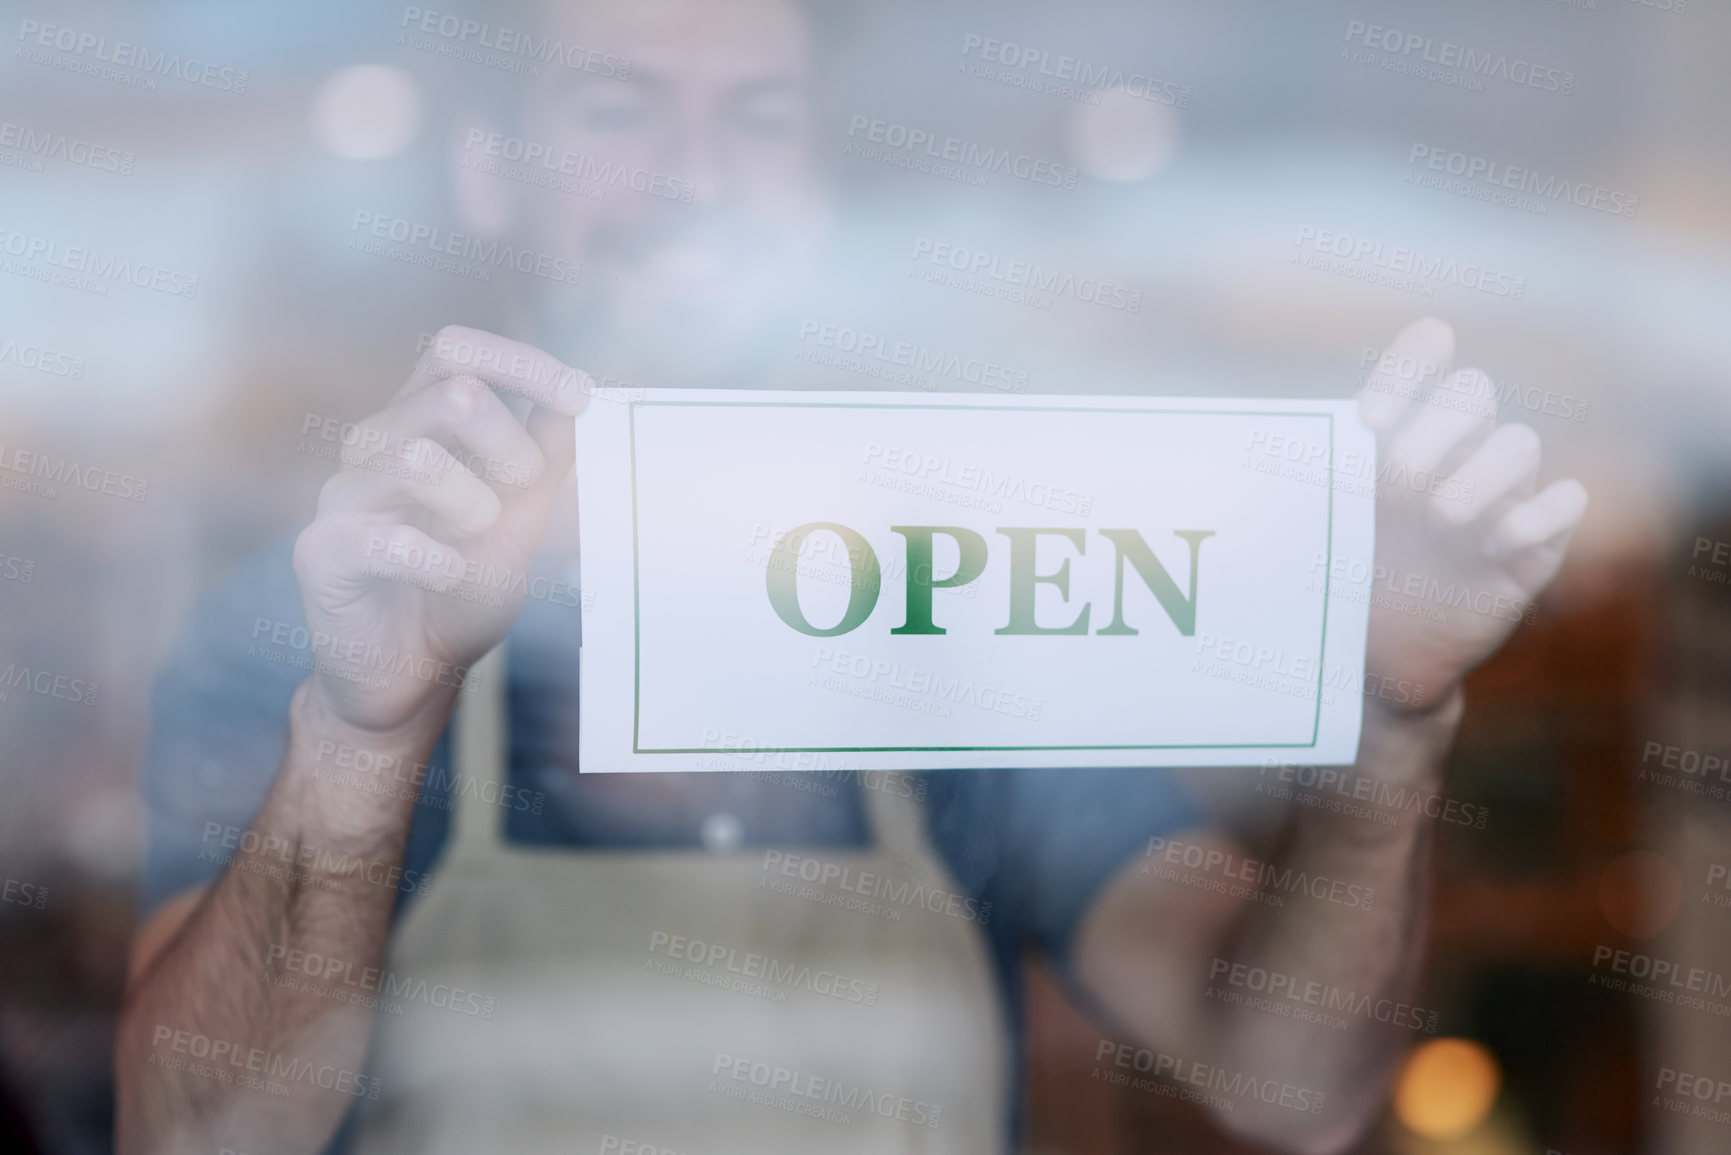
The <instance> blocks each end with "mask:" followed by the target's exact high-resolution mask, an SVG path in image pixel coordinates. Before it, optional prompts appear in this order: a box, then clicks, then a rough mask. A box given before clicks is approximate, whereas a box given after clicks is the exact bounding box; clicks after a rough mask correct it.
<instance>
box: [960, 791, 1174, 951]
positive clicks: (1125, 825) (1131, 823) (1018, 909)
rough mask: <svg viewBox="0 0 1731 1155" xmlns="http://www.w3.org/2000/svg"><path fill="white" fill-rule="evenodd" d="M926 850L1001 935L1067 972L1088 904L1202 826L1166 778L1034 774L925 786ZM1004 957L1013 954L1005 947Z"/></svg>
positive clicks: (1007, 945)
mask: <svg viewBox="0 0 1731 1155" xmlns="http://www.w3.org/2000/svg"><path fill="white" fill-rule="evenodd" d="M928 780H929V781H930V783H931V789H932V805H931V810H930V821H931V824H932V836H933V841H934V843H935V844H936V845H937V847H938V849H939V850H940V852H941V853H942V854H943V855H944V857H945V858H946V859H947V860H948V862H949V865H950V867H951V869H952V870H953V871H955V873H956V877H957V881H958V882H959V883H960V884H961V885H962V886H963V887H964V888H965V889H967V890H968V891H969V892H970V893H972V894H973V895H974V896H975V897H976V898H978V899H980V900H981V901H991V902H992V903H993V907H994V909H993V912H992V918H993V919H994V920H995V921H996V922H998V924H999V933H1000V934H1013V935H1014V937H1015V938H1017V939H1020V940H1022V941H1024V942H1033V943H1035V944H1037V945H1039V946H1040V947H1042V948H1043V949H1044V950H1045V951H1046V953H1047V954H1049V955H1050V956H1051V958H1052V959H1053V960H1054V961H1055V962H1057V963H1058V964H1059V965H1067V963H1068V956H1069V950H1070V945H1071V940H1072V939H1073V938H1074V936H1075V932H1076V928H1077V926H1079V925H1080V923H1081V921H1082V918H1083V916H1084V915H1085V914H1086V913H1087V912H1088V908H1089V907H1090V906H1091V905H1092V904H1093V901H1094V897H1095V895H1097V894H1098V893H1099V892H1100V889H1101V888H1102V887H1103V886H1104V885H1105V884H1106V882H1107V881H1108V880H1109V879H1110V878H1111V877H1112V876H1113V875H1114V874H1116V873H1117V872H1118V871H1119V869H1120V868H1121V867H1122V866H1123V864H1124V863H1125V862H1127V861H1129V860H1131V859H1132V858H1134V857H1135V856H1136V855H1137V854H1140V853H1141V852H1142V850H1143V848H1144V847H1146V845H1147V843H1148V839H1149V838H1152V837H1155V836H1165V835H1169V834H1172V833H1174V832H1176V831H1180V830H1184V829H1192V828H1195V827H1198V826H1201V825H1203V824H1204V818H1203V813H1202V810H1201V808H1200V807H1199V806H1198V805H1197V803H1196V801H1195V799H1194V798H1192V797H1191V795H1190V793H1189V791H1188V790H1186V789H1185V787H1184V786H1183V784H1182V783H1181V782H1180V781H1179V780H1178V778H1177V777H1176V776H1175V775H1174V774H1172V773H1171V772H1170V771H1167V770H1162V769H1143V768H1105V769H1073V768H1041V769H1015V770H968V771H945V772H941V773H935V774H932V775H929V776H928ZM1004 945H1005V946H1006V947H1009V946H1010V945H1011V944H1007V943H1006V944H1004Z"/></svg>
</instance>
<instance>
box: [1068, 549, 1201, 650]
mask: <svg viewBox="0 0 1731 1155" xmlns="http://www.w3.org/2000/svg"><path fill="white" fill-rule="evenodd" d="M1173 534H1174V536H1177V537H1181V538H1183V539H1184V540H1185V541H1187V542H1189V543H1190V596H1189V597H1188V598H1186V597H1185V596H1184V595H1183V594H1180V593H1179V592H1178V583H1177V582H1175V581H1173V580H1172V575H1171V574H1169V573H1167V572H1166V567H1165V566H1163V565H1161V564H1160V559H1159V558H1157V557H1155V556H1154V551H1153V550H1151V549H1149V548H1148V543H1147V542H1145V541H1143V540H1142V535H1141V534H1139V533H1137V532H1136V531H1135V530H1133V529H1103V530H1101V531H1100V536H1101V537H1104V538H1107V539H1109V540H1110V541H1111V542H1112V544H1113V545H1115V546H1117V547H1118V555H1117V557H1116V559H1115V560H1114V561H1113V563H1112V571H1113V572H1112V624H1111V625H1109V626H1107V627H1106V628H1105V629H1102V630H1097V631H1095V632H1096V633H1100V634H1112V635H1117V636H1123V635H1133V634H1135V633H1136V628H1135V627H1134V626H1129V625H1126V624H1125V623H1124V559H1125V558H1126V557H1128V558H1129V559H1130V564H1131V565H1133V566H1135V567H1136V572H1137V573H1138V574H1141V575H1142V580H1143V581H1144V582H1146V583H1147V585H1148V589H1149V591H1150V592H1151V593H1153V595H1154V596H1155V598H1157V599H1158V600H1159V602H1160V608H1161V609H1163V610H1165V611H1166V616H1167V617H1169V618H1171V619H1172V624H1173V625H1175V626H1177V627H1178V632H1179V633H1180V634H1182V635H1184V636H1185V637H1187V638H1188V637H1193V636H1195V634H1196V562H1197V558H1198V556H1199V555H1200V554H1201V552H1202V539H1203V538H1208V537H1213V536H1214V531H1213V530H1211V529H1179V530H1174V531H1173Z"/></svg>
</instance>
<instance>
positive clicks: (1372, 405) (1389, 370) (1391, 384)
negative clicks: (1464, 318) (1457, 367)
mask: <svg viewBox="0 0 1731 1155" xmlns="http://www.w3.org/2000/svg"><path fill="white" fill-rule="evenodd" d="M1454 355H1455V331H1454V330H1453V329H1452V328H1450V327H1449V325H1448V323H1447V322H1446V321H1440V320H1438V319H1437V318H1435V317H1422V318H1420V319H1419V320H1417V321H1414V322H1413V323H1412V324H1410V325H1408V326H1407V327H1406V328H1404V329H1402V330H1401V331H1400V333H1399V334H1397V335H1396V336H1395V339H1394V340H1393V341H1392V342H1390V343H1389V346H1388V348H1387V349H1386V350H1384V351H1383V354H1382V356H1381V357H1379V358H1378V359H1377V363H1376V368H1375V369H1374V370H1372V371H1371V374H1370V378H1369V379H1368V380H1367V381H1365V383H1364V388H1363V389H1361V390H1359V394H1358V415H1359V417H1360V418H1362V419H1363V421H1364V423H1365V424H1366V425H1368V426H1369V427H1370V428H1371V430H1372V431H1373V432H1376V433H1384V432H1387V431H1388V430H1390V429H1393V428H1394V427H1395V426H1396V425H1398V424H1399V423H1400V419H1401V417H1402V415H1404V414H1405V413H1406V412H1407V410H1408V408H1409V407H1410V406H1411V405H1412V403H1413V402H1415V401H1417V400H1418V399H1419V398H1421V397H1423V396H1424V393H1425V390H1426V389H1428V388H1429V387H1430V386H1431V385H1434V384H1435V383H1437V382H1438V381H1441V380H1442V379H1443V374H1445V373H1447V372H1448V367H1449V362H1450V361H1452V360H1454Z"/></svg>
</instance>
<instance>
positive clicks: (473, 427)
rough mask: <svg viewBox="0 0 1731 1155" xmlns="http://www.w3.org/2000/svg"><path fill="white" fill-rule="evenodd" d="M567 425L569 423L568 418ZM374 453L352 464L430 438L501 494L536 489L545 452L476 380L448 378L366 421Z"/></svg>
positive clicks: (501, 403) (482, 383)
mask: <svg viewBox="0 0 1731 1155" xmlns="http://www.w3.org/2000/svg"><path fill="white" fill-rule="evenodd" d="M566 420H567V421H569V420H570V419H569V418H566ZM365 428H366V430H367V432H368V434H369V436H368V437H366V438H365V439H364V443H365V444H367V445H368V446H370V447H371V448H370V449H369V450H368V451H367V452H366V453H364V454H361V455H359V456H357V457H355V458H353V459H352V464H355V465H365V464H366V462H367V461H368V460H369V459H370V458H372V457H374V456H377V455H378V454H381V453H391V452H393V451H394V450H395V449H396V447H398V446H400V445H402V444H403V442H405V441H407V440H409V439H411V438H414V437H429V438H433V439H435V440H438V441H439V442H440V443H442V444H444V445H446V446H447V447H449V446H451V445H456V446H458V447H459V448H460V449H461V450H462V454H461V457H460V460H461V462H462V464H463V465H464V466H465V467H466V468H467V469H468V470H469V471H470V472H471V473H473V474H475V475H476V476H477V477H479V478H481V480H483V481H485V482H487V483H488V484H490V485H493V486H494V487H496V488H499V489H501V490H505V489H509V488H517V489H521V488H525V487H527V486H530V485H533V484H534V482H535V479H536V478H538V477H539V476H540V475H541V470H542V467H543V465H544V461H543V459H542V454H541V447H540V446H539V445H537V444H536V443H535V439H534V438H532V437H530V436H529V433H528V432H527V431H526V430H525V429H524V428H523V425H522V423H521V422H519V421H518V420H517V418H516V416H515V415H513V414H512V412H511V409H510V407H509V406H508V405H506V403H505V402H504V400H503V399H501V398H500V397H499V395H498V394H497V393H495V392H493V390H491V389H489V388H488V387H487V385H486V384H485V383H484V382H483V381H482V380H481V379H480V378H479V377H476V376H474V375H473V374H469V373H464V374H461V375H459V376H456V377H450V378H447V379H446V380H444V381H441V382H439V383H437V384H434V385H429V386H428V387H426V388H424V389H422V390H420V391H419V392H417V393H413V394H410V395H408V396H406V397H403V398H402V399H401V400H399V401H397V402H396V403H394V404H393V405H391V406H390V407H389V408H388V409H386V410H384V411H383V412H382V413H379V414H377V415H376V416H374V417H371V418H368V420H367V421H366V422H365Z"/></svg>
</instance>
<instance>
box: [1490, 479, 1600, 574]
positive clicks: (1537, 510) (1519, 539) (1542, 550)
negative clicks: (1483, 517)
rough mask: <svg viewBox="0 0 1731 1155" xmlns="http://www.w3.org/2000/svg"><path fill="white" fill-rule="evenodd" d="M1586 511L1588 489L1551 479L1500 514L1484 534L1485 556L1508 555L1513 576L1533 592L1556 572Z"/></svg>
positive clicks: (1579, 484)
mask: <svg viewBox="0 0 1731 1155" xmlns="http://www.w3.org/2000/svg"><path fill="white" fill-rule="evenodd" d="M1586 512H1587V490H1586V488H1585V487H1584V486H1583V485H1582V484H1581V483H1580V482H1578V481H1576V480H1574V479H1573V478H1569V479H1566V480H1563V481H1557V482H1553V483H1552V484H1551V485H1549V486H1547V487H1546V488H1545V489H1544V491H1543V492H1541V493H1540V494H1539V495H1538V496H1537V497H1531V498H1528V499H1527V500H1526V501H1523V502H1521V504H1519V505H1517V506H1515V507H1514V508H1513V509H1511V510H1509V512H1508V513H1506V514H1504V515H1503V518H1502V520H1501V521H1499V522H1498V523H1497V527H1496V529H1495V530H1493V531H1492V532H1491V533H1490V534H1489V535H1488V536H1487V537H1486V538H1485V542H1484V552H1485V556H1487V557H1490V558H1492V559H1501V558H1507V559H1509V566H1510V568H1511V569H1512V570H1513V571H1514V574H1515V577H1516V578H1517V579H1518V580H1519V581H1520V582H1521V583H1522V584H1523V585H1525V586H1526V588H1527V589H1529V590H1533V591H1535V592H1536V591H1537V590H1540V589H1542V588H1543V587H1544V586H1545V584H1546V583H1547V582H1549V581H1550V580H1551V578H1552V577H1554V576H1555V575H1556V572H1557V567H1558V566H1559V565H1561V564H1562V561H1563V555H1564V553H1566V552H1567V551H1568V548H1569V541H1570V540H1571V539H1572V538H1573V537H1574V536H1575V531H1576V530H1577V529H1579V528H1580V526H1581V519H1582V518H1583V517H1584V516H1585V515H1586Z"/></svg>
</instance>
